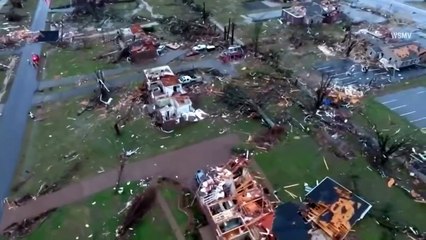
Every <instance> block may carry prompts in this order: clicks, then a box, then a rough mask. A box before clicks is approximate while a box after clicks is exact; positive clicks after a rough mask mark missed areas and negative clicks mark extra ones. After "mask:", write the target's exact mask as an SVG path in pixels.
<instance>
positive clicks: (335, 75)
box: [331, 73, 346, 77]
mask: <svg viewBox="0 0 426 240" xmlns="http://www.w3.org/2000/svg"><path fill="white" fill-rule="evenodd" d="M345 74H346V73H339V74H334V75H333V76H331V77H337V76H340V75H345Z"/></svg>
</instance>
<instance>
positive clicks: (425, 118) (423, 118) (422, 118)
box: [410, 117, 426, 123]
mask: <svg viewBox="0 0 426 240" xmlns="http://www.w3.org/2000/svg"><path fill="white" fill-rule="evenodd" d="M422 120H426V117H421V118H417V119H416V120H412V121H410V122H411V123H413V122H419V121H422Z"/></svg>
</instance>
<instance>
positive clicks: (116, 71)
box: [38, 50, 189, 90]
mask: <svg viewBox="0 0 426 240" xmlns="http://www.w3.org/2000/svg"><path fill="white" fill-rule="evenodd" d="M188 51H189V50H175V51H173V50H172V51H168V52H166V53H165V54H164V55H162V56H159V57H158V58H157V59H156V61H155V62H154V63H153V64H155V65H156V66H157V65H158V66H161V65H166V64H168V63H169V62H171V61H173V60H176V59H179V58H181V57H184V56H185V54H186V53H188ZM153 64H147V65H153ZM147 65H145V66H143V69H145V68H147V67H148V66H147ZM128 71H135V72H137V71H138V72H142V68H141V65H139V64H138V65H130V66H128V67H120V68H113V69H108V70H104V71H103V72H104V76H105V77H110V76H114V75H121V74H124V73H125V72H128ZM80 80H93V82H95V80H96V76H95V73H94V72H93V73H91V74H85V75H77V76H70V77H65V78H61V79H55V80H44V81H40V83H39V85H38V90H43V89H47V88H53V87H59V86H66V85H77V84H78V82H79V81H80Z"/></svg>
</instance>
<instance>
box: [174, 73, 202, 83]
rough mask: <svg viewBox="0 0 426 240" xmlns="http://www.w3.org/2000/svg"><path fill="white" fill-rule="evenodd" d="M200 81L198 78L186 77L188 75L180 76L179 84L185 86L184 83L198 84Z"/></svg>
mask: <svg viewBox="0 0 426 240" xmlns="http://www.w3.org/2000/svg"><path fill="white" fill-rule="evenodd" d="M201 80H202V79H201V77H199V76H195V77H191V76H188V75H182V76H180V77H179V82H180V83H181V84H186V83H190V82H198V81H201Z"/></svg>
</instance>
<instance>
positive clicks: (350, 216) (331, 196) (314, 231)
mask: <svg viewBox="0 0 426 240" xmlns="http://www.w3.org/2000/svg"><path fill="white" fill-rule="evenodd" d="M371 207H372V206H371V204H370V203H368V202H366V201H365V200H364V199H362V198H360V197H359V196H357V195H355V194H354V193H352V192H351V191H350V190H348V189H347V188H345V187H343V186H342V185H340V184H339V183H338V182H336V181H335V180H333V179H331V178H329V177H326V178H324V179H323V180H322V181H321V182H320V183H319V184H317V186H315V187H314V188H312V189H310V190H309V192H308V193H307V194H306V196H305V201H304V202H303V204H302V206H297V205H296V204H293V203H285V204H282V205H280V206H279V207H278V208H277V211H276V213H275V215H276V217H275V220H274V226H273V232H274V234H275V235H276V237H277V239H278V240H286V239H298V240H309V239H314V238H313V237H314V236H321V238H315V239H329V240H342V239H345V237H346V236H347V234H348V233H349V232H350V231H351V230H352V228H353V227H354V225H355V224H356V223H357V222H358V221H360V220H361V219H363V218H364V217H365V216H366V214H367V213H368V212H369V211H370V209H371ZM290 223H292V224H290Z"/></svg>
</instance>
